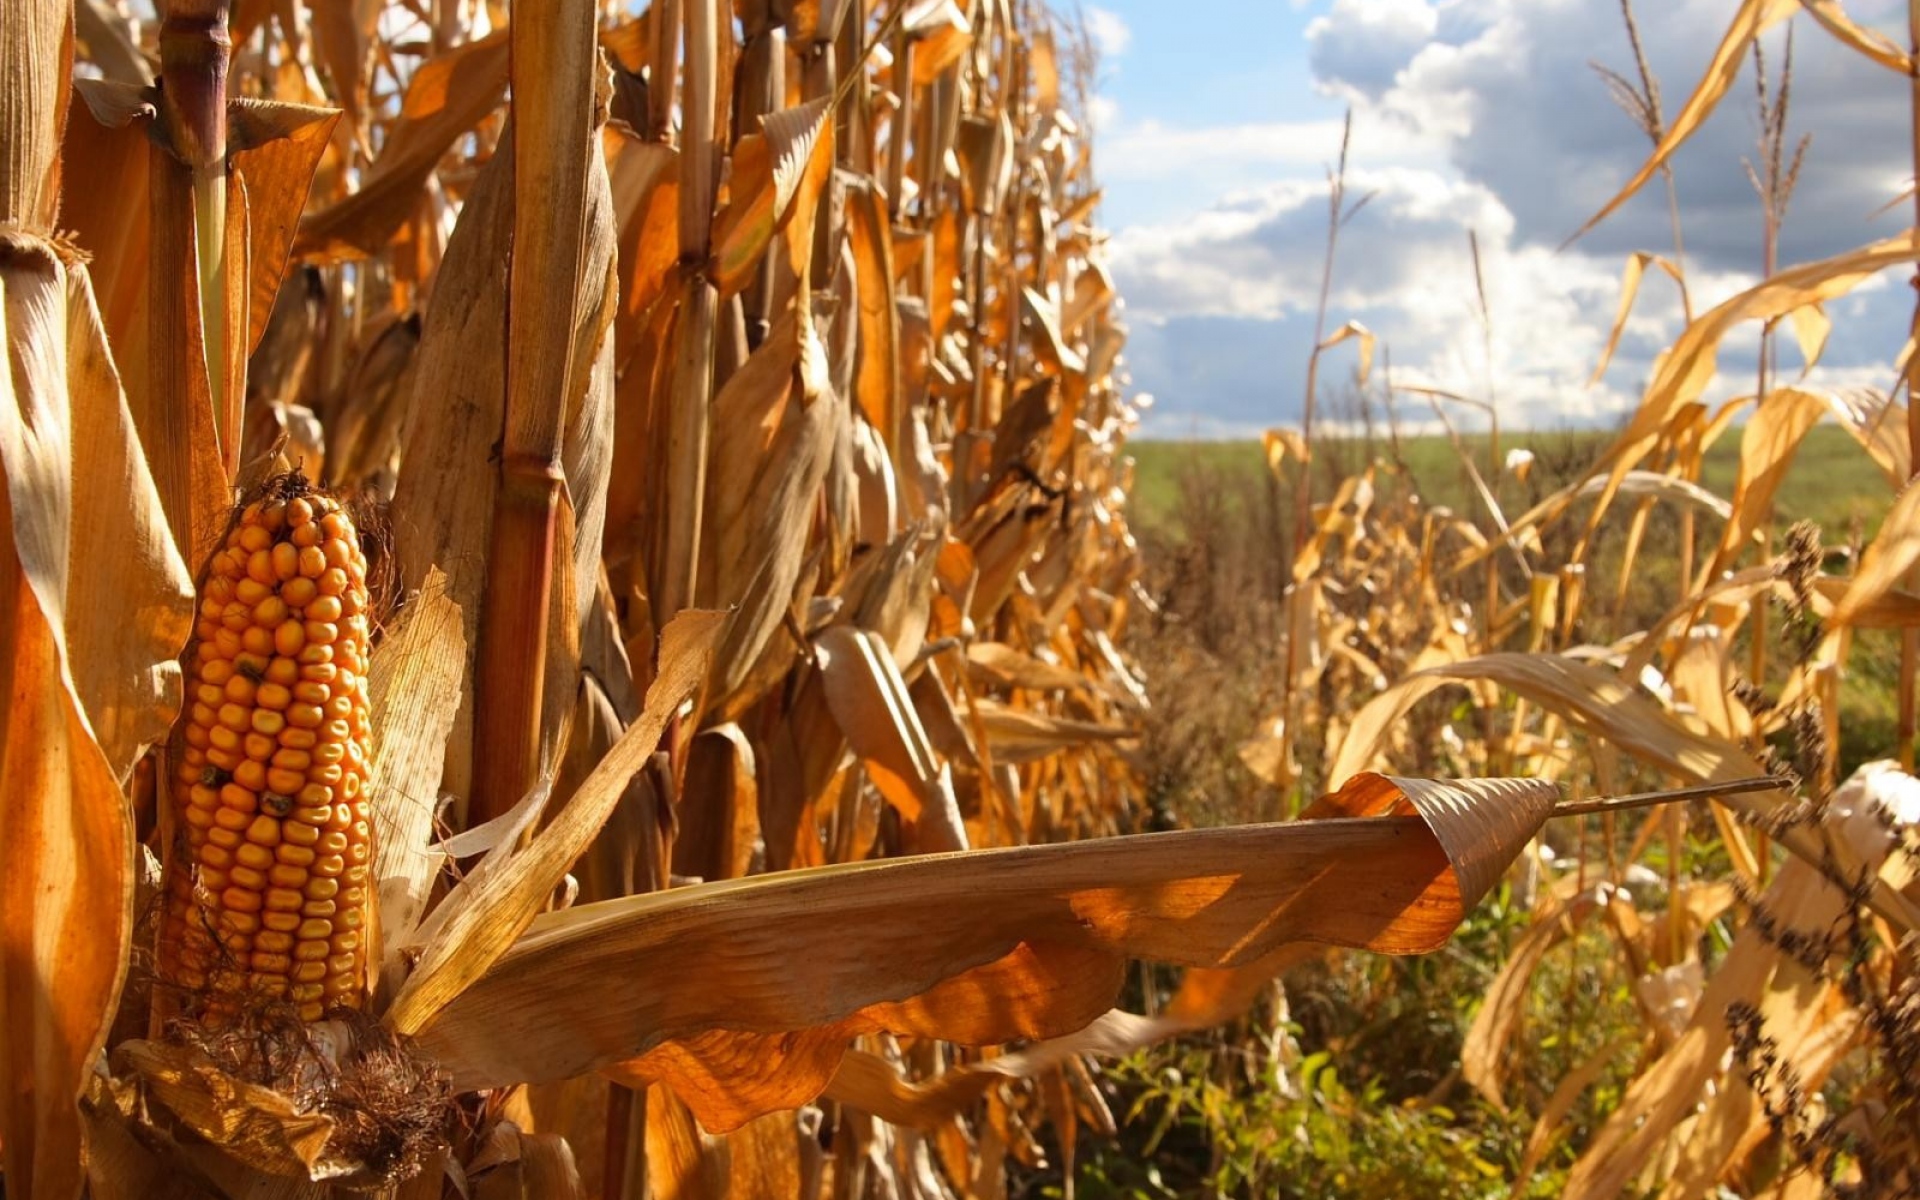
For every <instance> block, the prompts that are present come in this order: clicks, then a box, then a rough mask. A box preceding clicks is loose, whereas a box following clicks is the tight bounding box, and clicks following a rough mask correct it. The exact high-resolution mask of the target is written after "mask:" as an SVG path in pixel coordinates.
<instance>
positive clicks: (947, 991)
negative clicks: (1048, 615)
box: [419, 775, 1558, 1128]
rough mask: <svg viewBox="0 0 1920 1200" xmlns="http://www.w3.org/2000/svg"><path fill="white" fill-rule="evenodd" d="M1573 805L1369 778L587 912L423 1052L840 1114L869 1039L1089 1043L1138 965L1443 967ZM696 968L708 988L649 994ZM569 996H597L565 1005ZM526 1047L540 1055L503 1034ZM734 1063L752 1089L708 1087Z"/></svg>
mask: <svg viewBox="0 0 1920 1200" xmlns="http://www.w3.org/2000/svg"><path fill="white" fill-rule="evenodd" d="M1557 797H1558V790H1557V789H1556V788H1554V787H1553V786H1551V785H1549V784H1544V783H1538V782H1530V781H1520V780H1469V781H1463V782H1460V783H1453V784H1448V783H1435V782H1432V781H1424V780H1400V779H1388V778H1387V777H1384V776H1377V775H1366V776H1362V777H1361V778H1359V779H1356V780H1354V781H1353V782H1352V783H1351V784H1349V785H1348V787H1346V788H1344V789H1342V790H1341V792H1339V793H1337V794H1336V795H1334V796H1331V797H1328V798H1327V799H1326V800H1325V801H1324V802H1322V805H1323V806H1322V809H1321V811H1322V812H1325V813H1328V814H1329V815H1339V814H1341V813H1344V812H1380V813H1385V814H1387V815H1382V816H1375V817H1366V818H1350V819H1345V820H1328V821H1313V822H1298V823H1294V824H1288V825H1265V826H1249V827H1243V828H1237V829H1211V830H1196V831H1190V832H1182V833H1170V834H1156V835H1145V836H1139V837H1133V838H1118V839H1103V840H1094V841H1085V842H1076V843H1066V844H1059V845H1047V846H1030V847H1023V848H1018V849H1010V850H984V851H975V852H971V853H966V854H956V855H940V856H933V857H928V858H906V859H895V860H889V861H883V862H875V863H865V864H856V865H844V866H831V867H822V868H816V869H813V870H807V871H797V872H787V873H782V874H779V875H773V876H758V877H754V878H750V879H745V880H736V881H730V882H726V883H712V884H704V885H700V886H696V887H687V888H679V889H675V890H673V891H669V892H665V893H659V894H655V895H648V896H634V897H629V898H627V899H623V900H616V901H608V902H605V903H601V904H591V905H585V906H582V907H577V908H573V909H570V910H568V911H566V912H560V913H551V914H547V915H545V916H542V917H540V918H538V919H537V920H535V921H534V922H533V924H532V926H531V927H530V928H529V929H528V931H527V933H526V936H524V937H523V938H521V939H520V940H519V941H518V942H517V943H516V944H515V945H514V946H513V947H512V948H511V949H510V950H508V951H507V953H506V954H505V955H504V956H503V957H501V958H500V959H499V961H498V962H497V963H496V964H495V965H494V966H493V967H492V968H491V969H490V970H489V971H487V973H486V974H485V975H484V976H483V977H482V978H480V979H479V980H478V981H477V982H475V983H473V984H472V985H471V986H470V987H468V988H467V989H466V990H465V991H463V992H461V993H460V994H459V995H458V996H457V997H455V998H454V999H453V1000H452V1002H451V1003H449V1004H447V1005H445V1006H444V1007H441V1008H440V1009H439V1010H438V1011H437V1012H434V1013H433V1014H431V1015H430V1016H429V1017H428V1018H427V1019H426V1020H425V1021H424V1022H423V1023H422V1024H421V1025H420V1026H419V1045H420V1047H421V1049H422V1050H423V1051H424V1052H426V1053H427V1054H429V1055H431V1056H432V1057H434V1058H435V1059H437V1060H438V1061H440V1062H442V1063H443V1064H445V1065H446V1066H447V1067H448V1069H449V1070H450V1071H451V1072H452V1073H453V1075H454V1078H455V1082H456V1086H460V1087H475V1086H489V1085H492V1084H495V1083H498V1082H504V1081H508V1080H520V1079H529V1080H539V1079H560V1078H565V1077H568V1076H570V1075H574V1074H577V1073H579V1072H581V1071H584V1070H590V1069H593V1068H608V1067H612V1066H614V1065H615V1064H618V1063H622V1062H626V1063H627V1066H626V1067H624V1068H622V1071H623V1075H624V1077H637V1078H649V1079H654V1080H656V1081H659V1082H664V1083H667V1084H668V1085H669V1086H672V1087H673V1088H674V1090H675V1091H676V1092H677V1093H678V1094H679V1095H680V1096H681V1097H682V1098H683V1099H685V1100H686V1101H687V1102H688V1103H689V1104H690V1105H692V1106H693V1107H694V1110H695V1112H696V1113H697V1114H699V1115H700V1117H701V1119H702V1122H703V1123H704V1124H706V1125H708V1126H709V1127H710V1128H728V1127H733V1126H736V1125H738V1124H739V1123H741V1122H743V1121H744V1120H746V1119H748V1118H750V1117H751V1116H753V1115H756V1114H757V1113H759V1112H763V1111H769V1110H771V1109H772V1108H777V1107H783V1106H790V1105H792V1104H795V1103H800V1102H804V1100H805V1099H806V1098H808V1097H810V1096H812V1095H816V1094H818V1093H819V1091H820V1090H821V1089H822V1088H824V1087H825V1086H826V1084H827V1083H828V1081H829V1080H830V1079H831V1078H832V1075H833V1073H834V1071H835V1070H836V1068H837V1064H838V1062H839V1060H840V1058H841V1054H842V1052H843V1051H844V1049H845V1048H846V1045H847V1044H848V1042H849V1041H850V1040H851V1039H852V1037H854V1036H855V1035H857V1034H859V1033H862V1032H868V1031H880V1030H886V1031H890V1032H895V1033H907V1034H919V1035H924V1036H933V1037H943V1038H946V1039H948V1040H953V1041H959V1042H963V1043H968V1044H975V1045H980V1044H991V1043H1001V1042H1006V1041H1011V1040H1014V1039H1016V1038H1048V1037H1059V1036H1064V1035H1066V1034H1068V1033H1071V1032H1073V1031H1074V1030H1076V1029H1080V1028H1082V1027H1084V1026H1085V1025H1087V1024H1088V1022H1090V1021H1091V1020H1093V1019H1094V1018H1095V1017H1097V1016H1098V1015H1099V1014H1100V1013H1101V1012H1103V1011H1105V1010H1106V1009H1107V1008H1108V1007H1109V1006H1110V1005H1111V1003H1112V1001H1113V997H1114V995H1115V993H1116V991H1117V988H1118V986H1119V981H1120V968H1121V966H1122V964H1123V963H1124V961H1125V959H1126V958H1128V957H1141V958H1151V959H1155V960H1158V961H1166V962H1175V963H1183V964H1187V965H1190V966H1200V967H1229V968H1231V967H1235V966H1242V965H1246V964H1250V963H1254V962H1258V961H1262V960H1264V959H1266V957H1267V956H1268V955H1270V954H1273V953H1274V952H1275V951H1277V950H1278V949H1279V948H1281V947H1283V946H1286V945H1289V944H1292V943H1298V942H1320V943H1326V944H1332V945H1345V946H1354V947H1365V948H1368V949H1372V950H1376V951H1382V952H1388V953H1418V952H1421V951H1425V950H1430V949H1433V948H1434V947H1436V946H1438V945H1440V944H1441V943H1442V942H1444V941H1445V940H1446V938H1447V937H1448V935H1449V934H1450V933H1451V932H1452V930H1453V928H1454V927H1455V925H1457V924H1458V922H1459V921H1460V919H1461V918H1462V917H1463V916H1464V914H1465V913H1466V911H1467V910H1468V909H1469V908H1471V907H1472V905H1473V904H1474V903H1476V902H1477V901H1478V899H1479V898H1480V896H1481V895H1483V894H1484V893H1485V891H1486V890H1487V888H1489V887H1490V886H1491V885H1492V884H1493V882H1495V881H1496V880H1497V879H1498V877H1499V874H1500V873H1501V872H1502V871H1503V870H1504V869H1505V867H1506V865H1507V864H1508V863H1509V862H1510V861H1511V860H1512V858H1513V856H1514V855H1515V854H1517V853H1518V852H1519V849H1520V848H1521V847H1522V846H1524V845H1525V844H1526V842H1527V840H1528V839H1529V838H1530V837H1532V836H1533V834H1534V832H1535V831H1537V830H1538V828H1539V826H1540V823H1541V822H1542V821H1544V820H1545V819H1546V817H1547V815H1548V813H1549V812H1550V811H1551V808H1552V805H1553V803H1554V802H1555V800H1556V799H1557ZM1415 814H1418V815H1415ZM982 894H991V895H992V896H993V897H994V903H993V904H990V905H983V904H980V903H978V897H979V896H981V895H982ZM720 946H724V947H726V948H727V951H726V954H725V956H724V957H723V958H719V959H716V958H715V957H714V955H713V952H712V951H713V948H714V947H720ZM696 964H698V968H697V969H699V970H701V971H702V978H703V980H704V982H705V986H703V987H702V988H700V989H697V990H678V989H660V988H645V987H634V986H632V985H631V983H630V982H629V980H631V979H632V978H633V977H634V973H635V972H644V973H645V974H647V975H649V976H652V977H654V978H672V977H675V976H676V975H677V974H679V973H681V972H684V971H690V970H694V969H696ZM556 976H564V977H565V978H567V979H569V980H575V981H579V985H578V986H574V987H570V988H568V989H566V991H565V992H564V993H556V992H555V990H554V989H552V988H551V987H549V986H547V981H549V980H551V979H552V978H554V977H556ZM506 1027H511V1028H514V1029H517V1030H522V1031H524V1035H523V1036H517V1037H515V1038H512V1039H501V1038H499V1037H497V1036H495V1032H496V1031H497V1030H498V1029H501V1028H506ZM716 1060H719V1061H724V1062H726V1063H727V1064H730V1066H731V1067H732V1068H734V1069H720V1068H715V1067H712V1066H703V1065H702V1064H711V1063H713V1062H715V1061H716ZM749 1062H750V1063H752V1064H754V1065H755V1069H754V1070H752V1071H747V1070H744V1069H742V1064H745V1063H749Z"/></svg>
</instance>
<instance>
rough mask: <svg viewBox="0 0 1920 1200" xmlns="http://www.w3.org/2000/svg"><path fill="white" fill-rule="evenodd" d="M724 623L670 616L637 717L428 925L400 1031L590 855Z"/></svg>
mask: <svg viewBox="0 0 1920 1200" xmlns="http://www.w3.org/2000/svg"><path fill="white" fill-rule="evenodd" d="M724 624H725V617H724V615H723V614H719V613H708V612H700V611H697V610H692V611H688V612H686V613H683V614H681V615H680V616H678V617H675V618H674V619H673V620H672V621H670V622H668V624H667V627H666V629H664V630H663V631H661V635H660V665H659V671H658V673H657V674H656V675H655V676H654V680H653V685H652V686H651V687H649V688H648V689H647V700H646V706H645V708H644V710H643V711H642V712H641V714H640V719H639V720H637V721H635V722H634V723H633V725H631V726H630V727H629V728H628V729H627V731H626V732H625V733H624V734H622V735H621V737H620V740H619V741H618V742H616V743H615V744H614V746H613V749H612V750H610V751H608V753H607V756H606V757H605V758H603V759H601V760H600V765H599V766H597V767H595V768H594V771H593V774H591V775H589V776H588V777H587V780H586V782H585V783H583V784H581V785H580V790H579V791H577V792H575V793H574V794H573V796H572V797H570V798H569V799H568V800H567V801H566V804H565V807H564V808H562V809H561V810H560V812H559V814H558V815H557V816H555V817H554V818H553V819H552V820H551V821H549V822H548V824H547V826H546V828H544V829H542V830H541V831H540V833H539V834H538V835H537V836H535V837H534V839H533V840H532V841H531V842H530V843H528V844H527V845H526V846H525V847H524V848H521V847H519V846H518V845H517V844H516V845H503V846H501V847H499V848H498V849H496V850H495V851H494V855H501V856H502V858H501V860H500V863H499V866H498V868H497V869H488V864H491V863H492V862H493V861H494V855H489V856H488V858H487V859H486V860H483V863H482V865H481V866H480V867H476V868H475V870H474V872H473V874H471V875H469V876H468V877H467V879H466V880H465V881H463V882H462V883H461V884H460V886H459V887H457V888H455V889H454V891H453V892H452V893H451V894H449V895H448V896H447V898H446V899H445V900H444V901H442V902H441V906H440V907H439V908H438V909H436V910H435V912H434V914H433V920H432V921H431V922H430V923H429V924H428V925H426V926H423V927H422V931H421V935H422V937H423V938H424V939H425V940H424V942H423V943H422V944H420V946H419V949H420V954H419V959H418V961H417V962H416V964H415V966H414V968H413V972H412V974H410V975H409V976H408V977H407V982H406V984H405V985H404V986H403V987H402V988H401V990H400V993H399V995H397V996H395V997H394V1001H393V1006H392V1007H391V1008H390V1009H388V1011H387V1016H386V1020H387V1023H388V1024H389V1025H390V1026H391V1027H392V1028H393V1029H395V1030H396V1031H398V1032H400V1033H404V1034H410V1033H414V1032H417V1031H418V1030H419V1029H421V1028H422V1027H423V1026H424V1025H426V1024H428V1023H429V1022H431V1021H433V1020H435V1019H436V1017H437V1014H439V1013H440V1012H441V1010H443V1009H444V1008H446V1006H447V1005H448V1003H449V1002H450V1001H453V1000H454V999H456V998H457V997H459V996H460V995H461V993H462V992H463V991H464V990H466V989H467V988H468V987H470V986H471V985H472V984H473V982H474V981H475V980H476V979H479V978H481V977H482V976H483V975H484V974H485V973H486V972H487V971H488V970H489V968H491V967H492V966H493V964H494V963H495V962H496V961H497V960H498V959H499V958H500V956H501V955H502V954H503V953H505V952H507V951H508V950H509V949H510V948H511V947H512V945H513V944H514V939H515V938H517V937H519V935H520V933H521V931H522V930H525V929H526V928H527V926H528V924H529V923H530V922H532V921H533V920H534V918H535V916H536V915H537V914H538V913H539V912H540V910H541V909H542V908H543V907H544V906H545V904H546V899H547V897H548V896H549V895H550V894H551V893H552V891H553V889H554V887H555V886H556V885H557V884H558V883H559V882H560V878H561V876H563V875H565V874H566V872H567V870H568V869H569V868H570V867H572V866H573V864H574V862H575V860H577V859H578V858H579V857H580V855H581V854H583V853H585V852H586V849H587V847H588V845H590V844H591V843H592V841H593V838H594V836H595V835H596V834H597V833H599V831H600V827H601V825H603V824H604V823H605V822H606V819H607V815H608V814H609V813H610V812H612V811H613V807H614V805H615V804H616V803H617V802H618V801H619V798H620V795H621V793H622V792H623V791H624V790H625V789H626V786H627V782H628V781H629V780H630V779H632V778H633V776H634V775H635V774H636V773H637V772H638V771H639V770H640V768H641V767H642V766H644V765H645V764H646V761H647V759H648V758H649V757H650V756H651V755H652V754H653V751H654V747H655V746H657V745H658V744H659V741H660V735H661V733H662V732H663V731H664V730H665V729H666V726H667V722H668V721H669V720H670V719H672V717H673V716H674V714H675V713H677V712H678V711H679V709H680V706H681V705H682V704H684V703H685V702H686V701H687V700H688V699H690V698H691V697H692V696H693V694H694V692H695V691H696V690H697V689H698V688H699V687H700V685H701V683H702V682H703V681H704V680H705V678H706V675H707V670H708V667H709V666H710V664H711V661H712V656H713V650H714V646H715V643H716V642H717V640H718V636H719V633H720V631H721V629H722V628H723V626H724ZM587 907H588V908H592V907H597V906H594V905H589V906H587ZM576 911H584V910H576ZM547 1078H558V1076H547Z"/></svg>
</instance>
